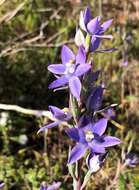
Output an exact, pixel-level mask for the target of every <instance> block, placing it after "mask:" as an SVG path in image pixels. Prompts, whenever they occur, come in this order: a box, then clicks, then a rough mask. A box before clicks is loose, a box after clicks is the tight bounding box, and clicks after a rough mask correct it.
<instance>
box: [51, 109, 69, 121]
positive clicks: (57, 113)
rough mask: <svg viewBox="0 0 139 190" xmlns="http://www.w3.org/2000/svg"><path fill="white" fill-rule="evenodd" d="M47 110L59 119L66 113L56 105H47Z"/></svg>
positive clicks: (63, 117)
mask: <svg viewBox="0 0 139 190" xmlns="http://www.w3.org/2000/svg"><path fill="white" fill-rule="evenodd" d="M49 110H50V111H51V112H52V114H53V115H54V117H55V118H57V119H59V120H64V119H65V117H66V114H65V112H64V111H62V110H61V109H59V108H58V107H56V106H49Z"/></svg>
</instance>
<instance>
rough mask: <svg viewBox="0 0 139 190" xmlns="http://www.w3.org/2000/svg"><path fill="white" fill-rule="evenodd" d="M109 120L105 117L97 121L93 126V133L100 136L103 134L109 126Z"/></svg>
mask: <svg viewBox="0 0 139 190" xmlns="http://www.w3.org/2000/svg"><path fill="white" fill-rule="evenodd" d="M107 122H108V120H107V119H105V118H103V119H100V120H99V121H97V122H96V123H95V124H94V126H93V133H96V134H98V135H99V136H101V135H103V133H104V132H105V130H106V128H107Z"/></svg>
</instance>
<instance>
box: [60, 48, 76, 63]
mask: <svg viewBox="0 0 139 190" xmlns="http://www.w3.org/2000/svg"><path fill="white" fill-rule="evenodd" d="M61 59H62V63H63V64H66V63H68V62H69V61H71V60H75V55H74V53H73V52H72V50H71V49H70V48H69V47H68V46H66V45H64V46H63V47H62V51H61Z"/></svg>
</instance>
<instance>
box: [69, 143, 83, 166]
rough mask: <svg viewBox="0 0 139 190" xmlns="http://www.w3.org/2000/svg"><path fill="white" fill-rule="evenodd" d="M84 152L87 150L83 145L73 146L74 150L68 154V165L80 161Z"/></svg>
mask: <svg viewBox="0 0 139 190" xmlns="http://www.w3.org/2000/svg"><path fill="white" fill-rule="evenodd" d="M86 150H87V147H86V146H84V145H83V144H80V143H79V144H77V145H75V146H74V148H73V149H72V150H71V152H70V156H69V160H68V163H69V164H73V163H74V162H76V161H78V160H79V159H81V158H82V157H83V156H84V154H85V152H86Z"/></svg>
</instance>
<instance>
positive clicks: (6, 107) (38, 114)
mask: <svg viewBox="0 0 139 190" xmlns="http://www.w3.org/2000/svg"><path fill="white" fill-rule="evenodd" d="M0 110H6V111H16V112H19V113H23V114H26V115H34V116H36V117H41V116H45V117H47V118H49V119H51V120H53V116H52V114H51V112H49V111H45V110H33V109H26V108H23V107H20V106H17V105H9V104H0Z"/></svg>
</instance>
